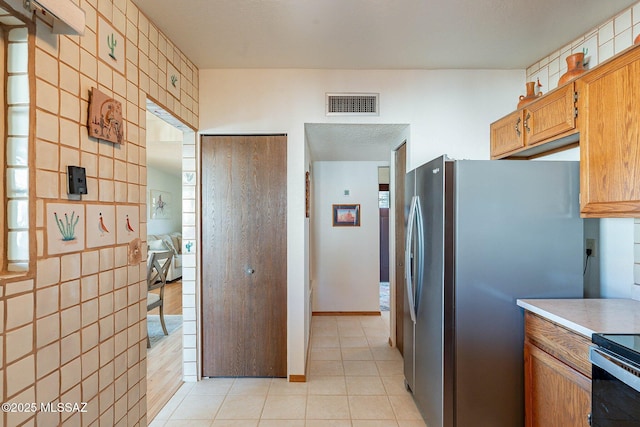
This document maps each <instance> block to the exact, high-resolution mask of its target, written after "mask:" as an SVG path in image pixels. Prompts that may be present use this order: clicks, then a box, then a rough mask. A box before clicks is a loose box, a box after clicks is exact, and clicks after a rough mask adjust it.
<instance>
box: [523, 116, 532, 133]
mask: <svg viewBox="0 0 640 427" xmlns="http://www.w3.org/2000/svg"><path fill="white" fill-rule="evenodd" d="M530 118H531V114H529V113H527V118H526V119H524V128H525V129H526V130H527V133H530V132H531V129H530V128H529V119H530Z"/></svg>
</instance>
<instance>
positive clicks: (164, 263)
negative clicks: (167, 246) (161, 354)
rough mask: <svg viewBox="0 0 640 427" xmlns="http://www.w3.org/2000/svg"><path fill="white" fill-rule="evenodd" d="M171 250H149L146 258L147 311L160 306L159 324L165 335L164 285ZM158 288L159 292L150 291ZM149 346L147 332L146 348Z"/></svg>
mask: <svg viewBox="0 0 640 427" xmlns="http://www.w3.org/2000/svg"><path fill="white" fill-rule="evenodd" d="M171 258H173V252H172V251H166V252H151V253H150V254H149V258H148V260H147V311H149V310H153V309H154V308H156V307H159V308H160V324H161V325H162V331H163V332H164V334H165V335H169V333H168V332H167V327H166V325H165V324H164V286H165V285H166V284H167V271H168V270H169V267H170V266H171ZM155 289H160V292H159V293H155V292H150V291H153V290H155ZM150 347H151V341H150V340H149V334H148V333H147V348H150Z"/></svg>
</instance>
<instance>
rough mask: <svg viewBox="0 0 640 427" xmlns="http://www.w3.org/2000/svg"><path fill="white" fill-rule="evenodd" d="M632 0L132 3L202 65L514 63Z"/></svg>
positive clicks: (524, 62) (526, 61) (525, 61)
mask: <svg viewBox="0 0 640 427" xmlns="http://www.w3.org/2000/svg"><path fill="white" fill-rule="evenodd" d="M636 1H637V0H536V1H531V0H181V1H179V2H176V1H175V0H133V2H134V3H135V4H136V5H138V7H140V9H141V10H142V11H143V12H144V14H145V15H146V16H148V17H149V19H150V20H151V21H153V22H154V23H155V24H156V25H157V26H158V27H159V28H160V29H161V30H162V32H163V33H164V34H166V35H167V36H168V37H169V39H170V40H172V41H173V42H174V43H175V44H176V45H177V46H178V47H179V48H180V49H181V50H182V51H183V52H184V53H185V54H186V55H187V57H188V58H189V59H190V60H192V61H193V62H194V63H195V64H196V65H197V66H198V68H200V69H207V68H328V69H422V68H429V69H433V68H472V69H473V68H489V69H503V68H509V69H514V68H515V69H521V68H526V67H527V66H529V65H531V64H532V63H534V62H535V61H537V60H538V59H540V58H541V57H543V56H545V55H547V54H549V53H550V52H552V51H553V50H555V49H558V48H559V47H560V46H562V45H564V44H566V43H569V42H571V41H573V40H574V39H575V38H576V37H578V36H580V35H582V34H584V33H585V32H587V31H588V30H590V29H591V28H593V27H595V26H596V25H598V24H600V23H602V22H603V21H605V20H606V19H608V18H610V17H611V16H613V15H615V14H616V13H618V12H619V11H621V10H623V9H625V8H626V7H628V6H629V5H631V4H633V3H635V2H636Z"/></svg>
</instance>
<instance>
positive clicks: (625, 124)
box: [576, 48, 640, 217]
mask: <svg viewBox="0 0 640 427" xmlns="http://www.w3.org/2000/svg"><path fill="white" fill-rule="evenodd" d="M638 76H640V48H634V49H632V50H630V51H629V52H628V53H625V54H624V55H622V56H620V57H618V58H616V59H614V60H612V61H611V62H608V63H606V64H603V65H601V66H600V67H597V68H596V69H594V70H592V71H591V72H590V73H588V74H586V75H585V76H584V77H582V78H580V79H578V81H576V87H577V89H578V94H579V101H578V108H579V117H578V121H579V127H580V193H581V194H580V196H581V203H580V210H581V213H582V214H583V216H586V217H637V216H639V215H640V185H638V183H639V182H640V78H638Z"/></svg>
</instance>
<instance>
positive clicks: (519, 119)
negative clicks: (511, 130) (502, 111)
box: [516, 117, 522, 138]
mask: <svg viewBox="0 0 640 427" xmlns="http://www.w3.org/2000/svg"><path fill="white" fill-rule="evenodd" d="M521 121H522V118H521V117H518V120H516V135H518V138H519V137H520V122H521Z"/></svg>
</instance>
